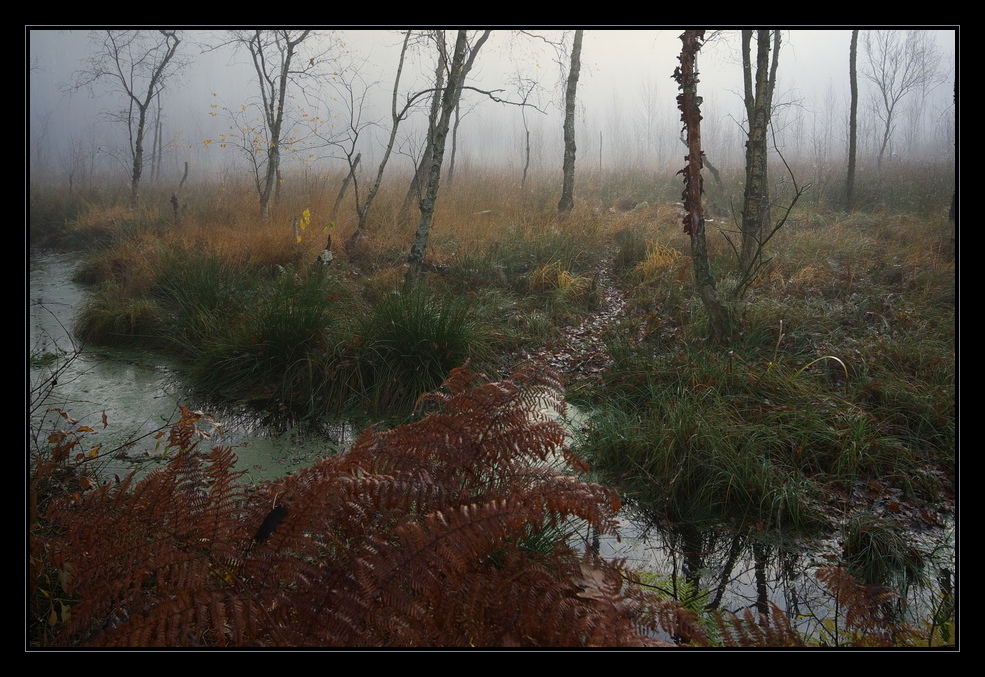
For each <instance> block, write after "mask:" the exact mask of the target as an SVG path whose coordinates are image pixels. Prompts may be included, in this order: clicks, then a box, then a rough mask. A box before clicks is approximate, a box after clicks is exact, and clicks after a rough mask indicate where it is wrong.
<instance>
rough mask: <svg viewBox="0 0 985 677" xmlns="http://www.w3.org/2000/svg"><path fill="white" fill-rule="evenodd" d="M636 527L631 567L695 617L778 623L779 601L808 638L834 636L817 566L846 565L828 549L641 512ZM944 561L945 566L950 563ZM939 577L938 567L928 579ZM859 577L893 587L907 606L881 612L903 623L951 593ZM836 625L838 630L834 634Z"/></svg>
mask: <svg viewBox="0 0 985 677" xmlns="http://www.w3.org/2000/svg"><path fill="white" fill-rule="evenodd" d="M634 524H635V526H636V528H637V529H638V532H637V534H635V536H636V537H637V538H638V539H639V542H640V543H641V544H644V545H643V546H642V549H641V551H638V552H637V553H636V555H635V557H634V556H629V559H630V560H631V561H630V563H629V566H630V567H633V566H634V564H633V563H632V560H636V561H637V565H636V566H644V567H646V568H648V569H649V570H651V571H654V572H657V573H659V574H661V575H662V576H664V578H662V579H659V580H658V581H657V583H655V587H657V588H658V590H659V592H661V593H662V594H664V595H666V596H668V597H670V598H673V599H675V600H678V601H680V602H682V603H683V604H684V605H685V606H687V607H688V608H690V609H692V610H693V611H696V612H698V613H701V612H707V611H720V612H728V613H732V614H735V615H736V616H739V617H742V616H743V614H744V613H745V612H746V611H747V610H749V611H752V612H753V613H757V614H762V615H763V616H765V617H766V618H767V619H770V620H771V621H775V619H772V618H771V616H772V613H771V611H772V605H773V604H775V605H776V606H777V607H779V608H780V609H783V610H784V611H785V612H786V615H787V617H788V618H789V619H790V622H791V623H792V624H793V625H794V627H795V628H796V629H797V631H798V632H800V633H802V635H803V636H804V637H805V638H808V639H809V638H814V641H826V639H825V638H827V640H830V639H831V638H832V637H836V636H837V628H838V623H837V622H835V624H834V626H832V625H831V619H833V618H837V617H838V615H839V614H841V613H843V612H844V610H843V609H839V607H838V604H837V602H836V600H835V598H834V597H833V595H832V592H831V591H830V590H828V588H826V587H825V586H824V585H821V584H820V583H819V582H818V577H817V572H818V567H820V566H823V565H827V564H839V563H840V562H841V559H842V558H841V556H840V554H839V553H837V552H836V551H835V550H834V549H833V548H831V546H828V547H829V548H831V549H830V552H829V551H828V550H825V549H824V548H823V546H822V545H821V544H819V543H818V542H814V543H813V544H812V545H808V544H806V543H804V542H800V541H792V540H790V539H786V538H783V535H782V534H778V533H776V532H759V531H754V530H745V531H738V530H736V531H732V530H729V529H726V528H724V527H704V528H703V527H699V526H696V525H688V524H674V525H670V524H668V523H667V522H666V520H661V519H659V518H657V517H656V516H654V515H653V514H649V515H646V514H643V513H637V514H636V515H634ZM622 556H626V555H625V553H623V555H622ZM640 560H645V563H642V562H640ZM941 561H942V562H945V565H946V561H947V558H946V557H945V558H944V559H942V560H941ZM928 571H929V569H928ZM936 572H937V569H936V568H935V569H934V571H933V572H930V574H925V575H931V574H932V575H936ZM856 580H858V581H859V584H860V585H862V586H863V587H865V588H866V589H867V590H870V591H873V590H876V589H882V588H885V589H887V590H888V589H889V588H890V587H891V588H893V589H894V590H896V591H897V592H899V593H900V595H901V596H902V598H904V599H906V602H905V603H902V600H901V599H897V600H896V601H894V602H893V603H892V605H893V607H894V608H888V607H886V608H884V611H885V613H886V614H887V616H886V618H887V620H888V621H892V622H904V618H903V616H904V614H905V616H907V618H908V619H909V620H908V622H910V623H916V624H918V625H919V624H920V623H921V622H922V620H923V619H926V618H928V617H930V616H932V615H934V614H935V610H934V608H933V607H932V606H930V607H928V601H929V603H930V604H933V602H934V599H936V598H935V597H934V596H935V594H936V591H937V589H938V588H939V589H940V590H941V594H944V591H945V589H946V588H945V585H944V584H942V583H940V582H939V581H936V582H935V581H933V580H927V581H923V580H922V579H921V580H915V579H911V580H910V581H909V584H908V585H902V586H900V585H899V583H900V582H899V581H878V582H876V581H865V579H864V578H859V577H856ZM887 584H888V585H887ZM938 615H940V614H938ZM831 627H835V628H836V632H835V635H833V636H832V635H831V629H830V628H831ZM841 631H842V632H844V629H842V630H841Z"/></svg>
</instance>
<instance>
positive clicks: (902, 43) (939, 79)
mask: <svg viewBox="0 0 985 677" xmlns="http://www.w3.org/2000/svg"><path fill="white" fill-rule="evenodd" d="M862 47H863V50H864V52H865V64H864V65H863V68H862V76H863V77H864V78H865V79H866V80H868V81H869V82H871V83H872V84H873V86H874V87H875V95H874V99H873V104H872V108H873V111H874V112H875V115H876V117H878V119H879V120H880V121H881V122H882V128H883V129H882V142H881V144H880V146H879V158H878V162H877V164H878V167H879V168H880V169H881V168H882V161H883V158H884V156H885V154H886V150H887V148H889V146H890V142H891V140H892V136H893V131H894V129H895V125H896V118H897V117H898V115H899V104H900V101H902V100H903V99H904V98H905V97H906V96H907V95H908V94H909V93H911V92H913V91H916V90H919V89H923V88H926V87H934V86H937V85H939V84H941V83H943V82H944V80H945V79H946V77H947V75H948V74H947V73H946V72H944V68H943V66H942V63H943V60H942V55H941V50H940V47H939V46H938V45H937V44H936V43H935V42H934V41H933V37H932V36H931V35H930V33H928V32H927V31H925V30H908V31H906V33H905V35H904V34H903V32H902V31H866V32H865V37H864V39H863V41H862Z"/></svg>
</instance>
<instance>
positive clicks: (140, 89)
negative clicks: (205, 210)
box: [74, 30, 183, 205]
mask: <svg viewBox="0 0 985 677" xmlns="http://www.w3.org/2000/svg"><path fill="white" fill-rule="evenodd" d="M90 39H91V41H92V43H93V44H94V45H95V51H94V52H93V54H92V56H90V57H89V59H88V60H87V61H86V65H85V66H84V67H83V68H82V70H80V71H78V72H77V73H76V77H75V84H74V88H75V89H78V88H82V87H85V88H88V89H89V90H90V91H92V90H93V87H94V86H95V85H96V83H98V82H103V81H106V82H109V83H110V86H111V88H112V89H113V90H114V91H117V92H119V93H121V94H122V95H123V98H124V101H125V107H124V109H123V110H122V112H120V113H119V114H118V115H116V116H115V117H116V118H117V119H119V120H120V121H121V122H123V123H125V124H126V127H127V132H128V138H129V150H130V152H129V156H130V165H131V174H130V203H131V205H136V203H137V199H138V197H139V195H140V178H141V175H142V173H143V168H144V134H145V133H146V130H147V120H148V113H149V112H150V107H151V104H152V103H153V102H154V101H155V99H158V98H159V97H160V95H161V92H162V91H163V90H164V87H165V84H166V82H167V80H168V79H169V78H170V77H172V76H174V75H175V73H177V72H178V70H180V68H181V67H182V66H183V63H182V62H181V61H180V60H179V59H177V58H176V56H175V55H176V54H177V51H178V45H179V44H180V43H181V38H180V37H179V35H178V32H177V31H173V30H171V31H168V30H157V31H110V30H108V31H93V32H92V33H91V34H90Z"/></svg>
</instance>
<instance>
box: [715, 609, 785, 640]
mask: <svg viewBox="0 0 985 677" xmlns="http://www.w3.org/2000/svg"><path fill="white" fill-rule="evenodd" d="M770 611H771V613H770V617H769V618H767V617H766V616H765V615H764V614H754V613H753V612H752V610H751V609H746V610H745V613H744V614H743V615H742V617H741V618H740V617H738V616H736V615H735V614H733V613H728V614H726V615H725V616H723V615H717V616H716V618H715V620H716V623H717V624H718V630H719V632H720V633H721V636H722V644H724V645H725V646H729V647H797V646H804V640H803V638H801V636H800V633H798V632H797V631H796V630H795V629H794V628H793V626H792V625H791V624H790V619H789V618H788V617H787V615H786V614H785V613H784V612H783V610H782V609H781V608H780V607H778V606H777V605H776V604H774V603H773V602H770Z"/></svg>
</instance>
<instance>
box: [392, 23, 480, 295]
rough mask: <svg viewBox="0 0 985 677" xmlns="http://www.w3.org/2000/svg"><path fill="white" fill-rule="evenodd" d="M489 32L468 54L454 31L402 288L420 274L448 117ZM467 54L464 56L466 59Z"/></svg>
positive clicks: (465, 42)
mask: <svg viewBox="0 0 985 677" xmlns="http://www.w3.org/2000/svg"><path fill="white" fill-rule="evenodd" d="M490 32H491V31H484V32H483V34H482V35H481V36H480V37H479V39H478V40H476V42H475V44H474V45H473V46H472V49H471V53H469V44H468V32H467V31H465V30H460V31H458V37H457V39H456V41H455V52H454V57H453V58H452V64H451V70H450V71H449V74H448V82H447V84H446V85H445V89H444V92H442V96H441V111H440V113H441V114H440V117H439V118H438V124H437V127H436V128H435V129H434V132H433V134H431V136H432V138H433V143H434V151H433V153H432V157H431V167H430V173H429V176H428V182H427V189H426V192H425V194H424V197H423V198H422V199H421V220H420V222H419V223H418V226H417V232H416V233H415V234H414V244H413V246H411V249H410V255H409V256H408V257H407V263H408V264H410V267H409V268H408V270H407V276H406V278H405V279H404V287H405V288H406V289H410V288H411V287H413V285H414V282H416V280H417V276H418V274H419V273H420V269H421V266H422V264H423V263H424V252H425V251H426V250H427V245H428V239H429V237H430V234H431V222H432V220H433V218H434V204H435V202H436V201H437V199H438V185H439V184H440V182H441V162H442V160H443V159H444V154H445V139H446V138H447V137H448V128H449V126H450V124H451V116H452V113H454V111H455V107H456V106H457V105H458V100H459V98H461V96H462V85H463V84H464V83H465V78H466V76H467V75H468V73H469V71H470V70H471V68H472V64H473V63H474V61H475V56H476V54H477V53H478V52H479V49H480V48H481V47H482V45H483V43H485V41H486V40H487V39H488V38H489V33H490ZM467 54H468V58H467V59H466V55H467Z"/></svg>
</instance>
